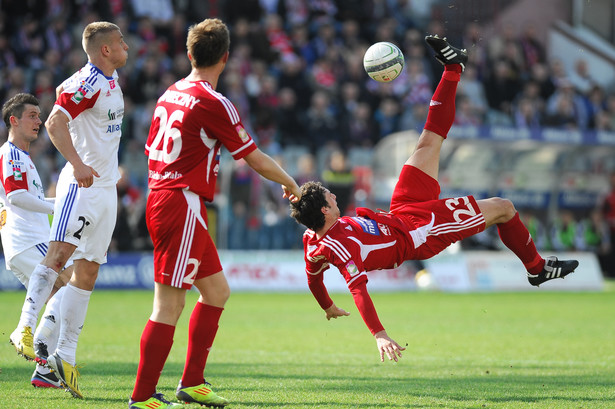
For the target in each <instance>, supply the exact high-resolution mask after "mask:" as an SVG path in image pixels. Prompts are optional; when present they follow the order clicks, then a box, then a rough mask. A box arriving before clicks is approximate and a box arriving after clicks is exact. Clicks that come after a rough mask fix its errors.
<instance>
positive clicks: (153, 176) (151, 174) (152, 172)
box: [149, 169, 184, 180]
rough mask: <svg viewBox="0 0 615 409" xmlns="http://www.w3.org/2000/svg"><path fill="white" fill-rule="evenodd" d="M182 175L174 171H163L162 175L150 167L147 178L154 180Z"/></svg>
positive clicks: (176, 177) (175, 177)
mask: <svg viewBox="0 0 615 409" xmlns="http://www.w3.org/2000/svg"><path fill="white" fill-rule="evenodd" d="M182 176H184V175H182V174H181V173H179V172H176V171H173V172H165V173H164V175H163V174H161V173H158V172H156V171H155V170H151V169H150V171H149V178H150V179H154V180H165V179H178V178H181V177H182Z"/></svg>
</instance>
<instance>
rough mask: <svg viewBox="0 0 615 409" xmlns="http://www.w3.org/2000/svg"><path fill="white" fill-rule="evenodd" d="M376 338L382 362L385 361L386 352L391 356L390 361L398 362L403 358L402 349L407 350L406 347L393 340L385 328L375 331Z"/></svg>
mask: <svg viewBox="0 0 615 409" xmlns="http://www.w3.org/2000/svg"><path fill="white" fill-rule="evenodd" d="M374 338H376V344H377V345H378V352H380V362H384V354H386V356H387V357H388V358H389V361H395V362H397V360H398V359H399V358H401V351H405V350H406V348H404V347H402V346H400V345H399V344H398V343H397V342H395V341H394V340H392V339H391V338H390V337H389V336H388V335H387V332H386V331H385V330H382V331H380V332H377V333H375V334H374Z"/></svg>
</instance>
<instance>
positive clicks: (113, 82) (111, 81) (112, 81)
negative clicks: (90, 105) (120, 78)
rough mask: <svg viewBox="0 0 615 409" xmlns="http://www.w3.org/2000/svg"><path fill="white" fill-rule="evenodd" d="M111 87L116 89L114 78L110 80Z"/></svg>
mask: <svg viewBox="0 0 615 409" xmlns="http://www.w3.org/2000/svg"><path fill="white" fill-rule="evenodd" d="M109 88H111V89H115V80H114V79H113V80H110V81H109Z"/></svg>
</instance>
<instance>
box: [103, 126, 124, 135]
mask: <svg viewBox="0 0 615 409" xmlns="http://www.w3.org/2000/svg"><path fill="white" fill-rule="evenodd" d="M121 129H122V125H121V124H112V125H108V126H107V132H106V133H114V132H119V131H120V130H121Z"/></svg>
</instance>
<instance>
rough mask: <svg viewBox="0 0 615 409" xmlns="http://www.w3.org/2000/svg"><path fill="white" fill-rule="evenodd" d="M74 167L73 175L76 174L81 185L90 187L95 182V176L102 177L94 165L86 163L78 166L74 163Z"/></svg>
mask: <svg viewBox="0 0 615 409" xmlns="http://www.w3.org/2000/svg"><path fill="white" fill-rule="evenodd" d="M73 169H74V170H73V175H75V179H76V180H77V183H78V184H79V187H90V186H92V184H93V183H94V176H96V177H100V176H99V175H98V172H96V170H94V168H93V167H91V166H88V165H86V164H84V163H81V164H79V165H77V166H74V165H73Z"/></svg>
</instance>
